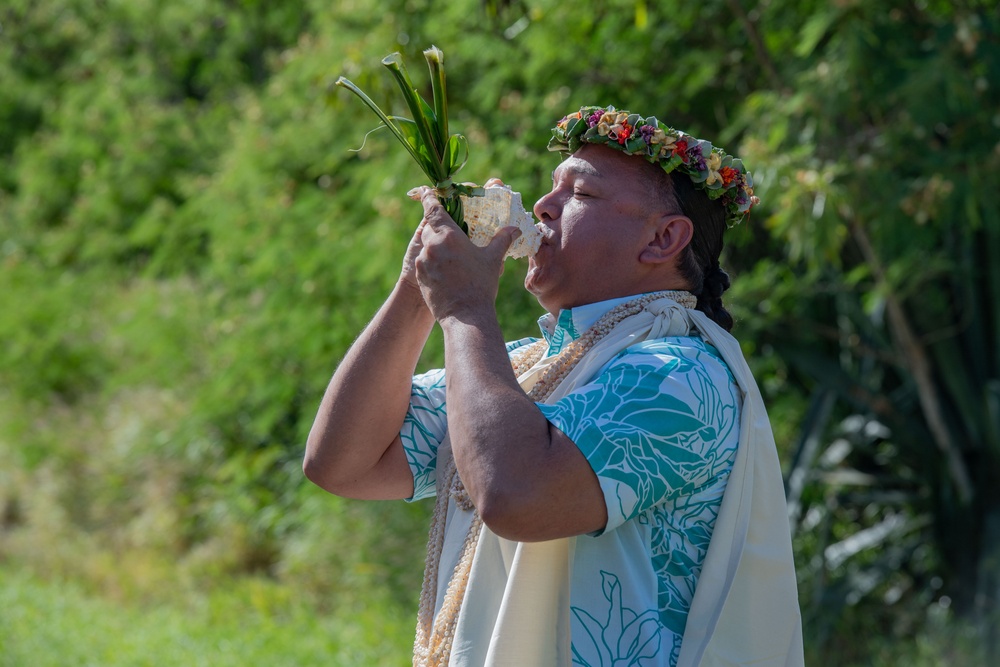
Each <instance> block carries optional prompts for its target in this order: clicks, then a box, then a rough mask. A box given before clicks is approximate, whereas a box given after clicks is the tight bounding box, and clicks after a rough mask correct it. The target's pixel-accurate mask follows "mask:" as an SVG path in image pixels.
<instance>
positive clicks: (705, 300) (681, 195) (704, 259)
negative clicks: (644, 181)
mask: <svg viewBox="0 0 1000 667" xmlns="http://www.w3.org/2000/svg"><path fill="white" fill-rule="evenodd" d="M661 173H663V175H664V176H665V177H666V180H667V181H668V184H667V185H668V187H667V190H668V192H669V194H668V195H667V197H668V198H669V199H672V200H673V201H672V204H673V206H674V210H677V208H679V209H680V210H681V212H682V213H684V215H686V216H687V217H689V218H690V219H691V222H692V223H693V224H694V236H693V237H692V238H691V243H689V244H688V246H687V247H686V248H685V249H684V251H683V253H682V254H681V257H680V263H679V264H678V270H679V271H680V274H681V276H683V277H684V279H685V280H687V282H688V285H689V286H690V290H691V293H692V294H694V295H695V296H696V297H698V305H696V306H695V308H697V309H698V310H700V311H701V312H703V313H705V314H706V315H708V316H709V317H710V318H711V319H712V320H713V321H714V322H715V323H716V324H718V325H719V326H720V327H722V328H723V329H725V330H726V331H731V330H732V328H733V316H732V315H730V314H729V311H728V310H726V309H725V307H724V306H723V305H722V293H723V292H725V291H726V290H727V289H729V285H730V282H729V274H728V273H726V272H725V271H723V270H722V267H720V266H719V255H720V254H722V246H723V239H722V234H723V232H725V230H726V227H727V225H726V209H725V207H723V205H722V203H721V202H719V201H712V200H711V199H709V198H708V195H707V194H705V192H704V191H703V190H698V189H697V188H695V187H694V183H692V182H691V179H690V178H688V177H687V176H686V175H685V174H680V173H673V174H666V173H665V172H661Z"/></svg>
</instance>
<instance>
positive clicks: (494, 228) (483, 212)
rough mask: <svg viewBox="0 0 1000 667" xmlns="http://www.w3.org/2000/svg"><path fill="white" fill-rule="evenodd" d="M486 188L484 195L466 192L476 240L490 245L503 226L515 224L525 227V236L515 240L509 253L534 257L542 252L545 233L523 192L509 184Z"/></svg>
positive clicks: (468, 218) (471, 230)
mask: <svg viewBox="0 0 1000 667" xmlns="http://www.w3.org/2000/svg"><path fill="white" fill-rule="evenodd" d="M484 190H485V192H486V194H485V195H484V196H482V197H466V196H464V195H463V196H462V206H463V208H464V210H465V223H466V224H467V225H468V226H469V238H470V239H471V240H472V242H473V243H475V244H476V245H477V246H479V247H483V246H486V245H488V244H489V242H490V241H491V240H493V237H494V236H495V235H496V233H497V232H498V231H500V229H502V228H503V227H510V226H514V227H517V228H518V229H520V230H521V236H519V237H518V238H517V240H515V241H514V243H512V244H511V246H510V249H509V250H508V251H507V257H513V258H515V259H517V258H521V257H531V256H532V255H534V254H535V253H536V252H538V247H539V246H540V245H541V244H542V233H541V232H540V231H538V228H537V227H535V217H534V216H533V215H531V213H528V212H527V211H525V210H524V204H522V203H521V193H519V192H514V191H513V190H511V189H510V188H509V187H508V186H506V185H493V186H488V187H486V188H484Z"/></svg>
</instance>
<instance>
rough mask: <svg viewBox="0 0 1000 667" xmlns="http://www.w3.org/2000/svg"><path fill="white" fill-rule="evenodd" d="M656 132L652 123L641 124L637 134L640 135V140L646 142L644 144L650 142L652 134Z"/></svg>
mask: <svg viewBox="0 0 1000 667" xmlns="http://www.w3.org/2000/svg"><path fill="white" fill-rule="evenodd" d="M655 133H656V128H655V127H653V126H652V125H643V126H642V127H640V128H639V134H640V135H642V140H643V141H645V142H646V145H647V146H648V145H649V144H651V143H652V138H653V134H655Z"/></svg>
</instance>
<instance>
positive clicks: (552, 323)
mask: <svg viewBox="0 0 1000 667" xmlns="http://www.w3.org/2000/svg"><path fill="white" fill-rule="evenodd" d="M637 296H640V295H638V294H633V295H631V296H623V297H619V298H617V299H608V300H606V301H598V302H597V303H588V304H586V305H583V306H577V307H575V308H570V309H567V310H560V311H559V315H558V316H554V315H552V314H551V313H546V314H544V315H542V316H541V317H539V318H538V328H539V329H541V330H542V336H544V337H545V342H547V343H548V344H549V351H548V352H547V353H546V355H545V356H547V357H549V356H552V355H553V354H559V353H560V352H562V351H563V350H564V349H565V348H566V346H567V345H569V344H570V343H572V342H573V341H574V340H576V339H577V338H579V337H580V336H581V334H583V332H585V331H586V330H587V329H589V328H590V327H592V326H594V324H596V323H597V320H599V319H601V316H603V315H604V314H605V313H607V312H608V311H609V310H611V309H612V308H614V307H615V306H619V305H621V304H623V303H625V302H626V301H631V300H632V299H635V298H636V297H637Z"/></svg>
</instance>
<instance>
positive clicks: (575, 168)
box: [552, 161, 603, 181]
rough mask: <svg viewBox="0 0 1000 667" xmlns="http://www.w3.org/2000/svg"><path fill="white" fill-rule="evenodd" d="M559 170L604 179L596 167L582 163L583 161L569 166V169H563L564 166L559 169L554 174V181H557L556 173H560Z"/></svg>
mask: <svg viewBox="0 0 1000 667" xmlns="http://www.w3.org/2000/svg"><path fill="white" fill-rule="evenodd" d="M559 169H564V170H566V171H569V172H571V173H575V174H584V175H586V176H596V177H597V178H602V177H603V176H602V174H601V172H599V171H598V170H597V168H596V167H594V165H592V164H590V163H589V162H582V161H581V162H575V163H573V164H571V165H569V166H567V167H563V166H562V165H560V166H559V167H557V168H556V169H555V170H554V171H553V172H552V180H553V181H554V180H556V171H558V170H559Z"/></svg>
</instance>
